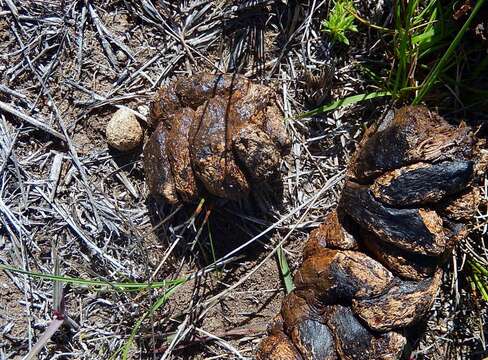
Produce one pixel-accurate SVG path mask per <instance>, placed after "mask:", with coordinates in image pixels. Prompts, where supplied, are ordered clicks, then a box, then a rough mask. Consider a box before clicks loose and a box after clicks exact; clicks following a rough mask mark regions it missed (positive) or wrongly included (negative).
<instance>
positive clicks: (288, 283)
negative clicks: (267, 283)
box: [276, 246, 295, 294]
mask: <svg viewBox="0 0 488 360" xmlns="http://www.w3.org/2000/svg"><path fill="white" fill-rule="evenodd" d="M276 255H277V256H278V263H279V265H280V270H281V275H282V276H283V282H284V283H285V289H286V293H287V294H289V293H291V292H292V291H293V289H294V288H295V284H294V283H293V279H292V277H291V271H290V267H289V266H288V261H287V260H286V256H285V252H284V251H283V248H282V247H281V246H280V247H278V251H277V252H276Z"/></svg>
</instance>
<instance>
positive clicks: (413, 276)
mask: <svg viewBox="0 0 488 360" xmlns="http://www.w3.org/2000/svg"><path fill="white" fill-rule="evenodd" d="M361 235H362V236H361V237H362V243H361V244H362V245H363V246H364V247H365V248H366V249H367V250H368V251H369V253H370V254H371V256H373V257H374V258H375V259H376V260H378V261H379V262H380V263H382V264H383V265H384V266H385V267H386V268H387V269H389V270H390V271H391V272H392V273H393V274H395V275H397V276H399V277H401V278H403V279H409V280H421V279H425V278H427V277H430V276H432V275H434V273H435V271H436V269H437V267H438V266H439V264H440V260H439V258H437V257H432V256H425V255H422V254H412V253H408V252H406V251H403V250H401V249H400V248H397V247H396V246H394V245H391V244H389V243H386V242H383V241H381V240H380V239H378V238H377V237H376V236H375V235H373V234H371V233H369V232H367V231H364V232H362V233H361Z"/></svg>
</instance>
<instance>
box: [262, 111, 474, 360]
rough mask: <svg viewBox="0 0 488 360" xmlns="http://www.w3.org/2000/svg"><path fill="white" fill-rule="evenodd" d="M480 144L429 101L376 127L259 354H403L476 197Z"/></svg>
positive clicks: (269, 357)
mask: <svg viewBox="0 0 488 360" xmlns="http://www.w3.org/2000/svg"><path fill="white" fill-rule="evenodd" d="M480 144H481V142H479V143H478V142H477V140H476V138H475V137H474V135H473V133H472V131H471V129H470V128H468V127H466V126H465V125H464V124H461V125H460V126H459V127H455V126H452V125H449V124H448V123H447V122H446V121H445V120H444V119H443V118H441V117H440V116H439V115H438V114H436V113H434V112H432V111H430V110H428V109H427V108H426V107H413V106H408V107H403V108H401V109H399V110H397V111H396V113H395V115H394V116H393V117H389V118H387V119H384V120H383V121H382V122H379V123H378V124H377V125H376V126H373V127H372V128H370V129H369V130H368V131H367V132H366V134H365V136H364V138H363V140H362V141H361V143H360V145H359V148H358V150H357V152H356V153H355V155H354V156H353V158H352V160H351V163H350V165H349V167H348V172H347V179H346V183H345V186H344V189H343V192H342V196H341V199H340V201H339V204H338V206H337V208H336V209H335V210H334V211H332V212H331V213H330V214H329V215H328V216H327V217H326V219H325V222H324V223H323V224H322V225H321V226H320V227H319V228H317V229H315V230H314V231H312V233H311V234H310V236H309V240H308V242H307V244H306V247H305V250H304V260H303V263H302V264H301V266H300V267H299V269H298V270H297V272H296V274H295V277H294V282H295V286H296V288H295V290H293V292H291V293H290V294H288V295H287V296H286V297H285V299H284V301H283V304H282V308H281V312H280V314H279V316H278V317H277V318H276V320H275V322H274V323H273V325H272V326H271V328H270V333H269V336H268V337H267V338H265V339H264V340H263V341H262V342H261V345H260V347H259V349H258V353H257V358H258V359H260V360H278V359H279V360H287V359H290V360H291V359H293V360H297V359H317V360H318V359H321V360H325V359H400V358H401V357H402V356H404V355H405V352H406V351H407V350H406V348H407V343H408V340H407V337H406V335H405V334H406V332H405V331H404V330H405V329H408V328H409V327H411V326H412V325H414V324H415V323H417V322H419V321H420V320H422V319H424V318H425V315H426V314H427V313H428V311H429V310H430V309H431V307H432V304H433V302H434V298H435V296H436V294H437V292H438V290H439V287H440V284H441V280H442V269H441V265H442V264H443V263H444V261H445V259H446V258H447V256H448V255H449V254H450V253H451V251H452V249H453V247H454V246H455V244H456V242H457V241H458V240H459V239H460V238H461V237H463V236H465V234H466V228H465V224H464V223H463V220H464V219H466V218H467V217H469V215H473V214H474V212H475V211H476V209H477V207H478V204H479V201H480V197H479V194H478V193H477V191H476V188H475V186H474V183H475V181H476V177H477V176H476V173H477V172H476V171H475V170H474V169H476V168H477V167H478V165H479V164H481V163H482V161H481V154H480V146H479V145H480ZM453 204H456V205H453Z"/></svg>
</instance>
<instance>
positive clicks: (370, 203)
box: [339, 181, 446, 256]
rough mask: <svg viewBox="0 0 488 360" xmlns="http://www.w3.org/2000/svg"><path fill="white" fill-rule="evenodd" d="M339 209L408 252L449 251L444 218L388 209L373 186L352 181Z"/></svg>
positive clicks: (421, 210) (347, 184) (416, 210)
mask: <svg viewBox="0 0 488 360" xmlns="http://www.w3.org/2000/svg"><path fill="white" fill-rule="evenodd" d="M339 206H340V207H341V208H342V209H344V211H345V212H347V214H349V215H350V216H351V217H352V218H353V219H354V221H355V222H356V223H358V224H359V225H360V226H361V227H362V228H363V229H365V230H368V231H371V232H372V233H374V234H375V235H376V236H378V237H379V238H380V239H382V240H383V241H385V242H388V243H391V244H394V245H396V246H398V247H400V248H402V249H404V250H407V251H410V252H415V253H420V254H424V255H431V256H439V255H441V254H442V253H443V252H444V250H445V249H446V239H445V236H444V232H443V229H442V219H441V218H440V217H438V216H437V215H436V214H435V212H433V211H425V210H423V209H397V208H391V207H387V206H385V205H383V204H382V203H380V202H379V201H377V200H376V199H375V198H374V197H373V195H372V194H371V191H370V189H369V187H367V186H364V185H358V184H356V183H353V182H350V181H348V182H347V183H346V186H345V187H344V190H343V192H342V198H341V200H340V205H339Z"/></svg>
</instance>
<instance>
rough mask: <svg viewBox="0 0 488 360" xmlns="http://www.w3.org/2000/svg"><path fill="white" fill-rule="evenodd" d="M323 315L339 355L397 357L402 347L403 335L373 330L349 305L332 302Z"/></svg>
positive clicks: (360, 358)
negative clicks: (359, 318) (355, 314)
mask: <svg viewBox="0 0 488 360" xmlns="http://www.w3.org/2000/svg"><path fill="white" fill-rule="evenodd" d="M324 317H325V321H326V323H327V325H328V326H329V328H330V329H331V330H332V333H333V335H334V338H335V341H336V349H337V352H338V353H339V355H340V358H341V359H344V360H346V359H354V360H373V359H398V358H399V356H400V355H401V354H402V353H403V351H404V348H405V345H406V339H405V337H404V336H402V335H400V334H399V333H396V332H387V333H384V334H380V335H377V334H373V333H372V332H371V331H370V330H368V329H367V328H366V327H365V326H364V325H362V324H361V323H360V322H359V321H358V320H357V319H356V317H355V316H354V314H353V313H352V311H351V309H350V308H349V307H345V306H341V305H334V306H331V307H330V308H329V309H328V311H327V312H326V313H325V315H324Z"/></svg>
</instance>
